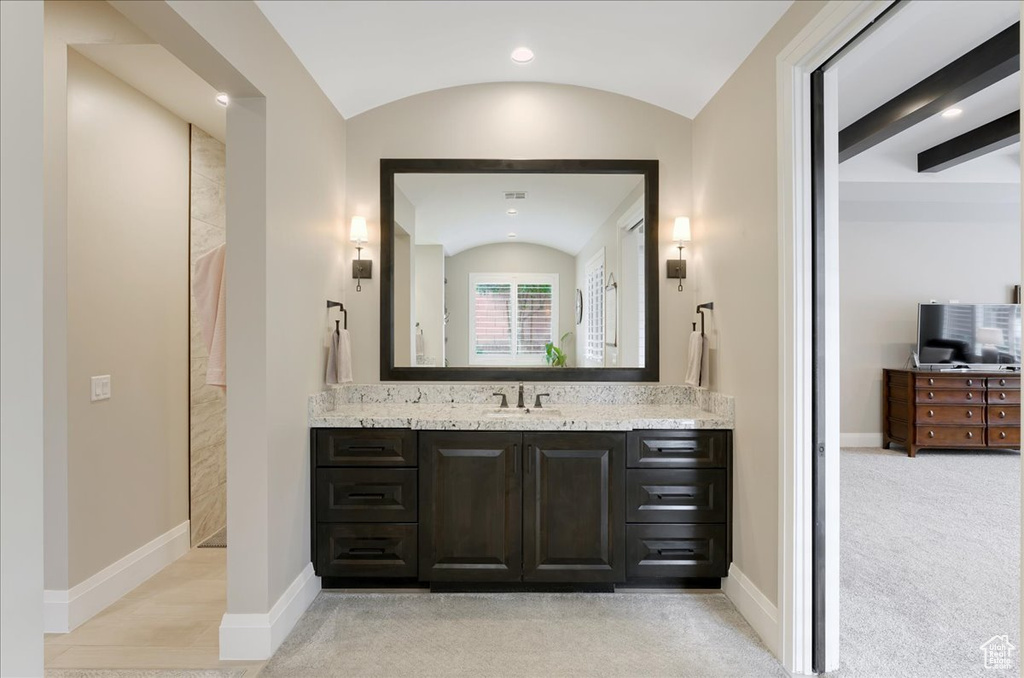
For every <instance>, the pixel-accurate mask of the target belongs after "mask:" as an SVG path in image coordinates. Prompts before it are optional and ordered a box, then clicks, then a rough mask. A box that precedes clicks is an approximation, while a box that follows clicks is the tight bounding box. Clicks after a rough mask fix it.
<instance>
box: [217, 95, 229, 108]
mask: <svg viewBox="0 0 1024 678" xmlns="http://www.w3.org/2000/svg"><path fill="white" fill-rule="evenodd" d="M229 101H231V100H230V99H229V98H228V95H227V94H225V93H224V92H221V93H220V94H218V95H217V103H218V104H220V105H221V106H227V105H228V102H229Z"/></svg>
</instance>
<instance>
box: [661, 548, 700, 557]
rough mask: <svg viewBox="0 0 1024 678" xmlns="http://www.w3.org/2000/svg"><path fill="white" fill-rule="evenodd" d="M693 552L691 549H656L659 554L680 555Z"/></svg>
mask: <svg viewBox="0 0 1024 678" xmlns="http://www.w3.org/2000/svg"><path fill="white" fill-rule="evenodd" d="M687 553H693V549H658V555H659V556H681V555H684V554H687Z"/></svg>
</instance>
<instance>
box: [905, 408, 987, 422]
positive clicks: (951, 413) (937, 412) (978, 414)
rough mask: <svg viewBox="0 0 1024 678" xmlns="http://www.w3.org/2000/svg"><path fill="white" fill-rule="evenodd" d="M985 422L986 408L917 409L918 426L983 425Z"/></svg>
mask: <svg viewBox="0 0 1024 678" xmlns="http://www.w3.org/2000/svg"><path fill="white" fill-rule="evenodd" d="M984 421H985V406H984V405H981V404H978V405H923V406H921V407H918V408H917V423H918V424H927V425H934V424H981V423H982V422H984Z"/></svg>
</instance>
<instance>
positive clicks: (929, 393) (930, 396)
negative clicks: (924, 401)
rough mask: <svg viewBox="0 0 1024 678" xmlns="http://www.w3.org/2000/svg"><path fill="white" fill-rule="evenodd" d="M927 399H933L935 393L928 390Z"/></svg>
mask: <svg viewBox="0 0 1024 678" xmlns="http://www.w3.org/2000/svg"><path fill="white" fill-rule="evenodd" d="M928 400H935V394H934V393H932V392H931V391H928Z"/></svg>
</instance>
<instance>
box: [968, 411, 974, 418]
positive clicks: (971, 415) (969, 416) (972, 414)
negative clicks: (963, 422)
mask: <svg viewBox="0 0 1024 678" xmlns="http://www.w3.org/2000/svg"><path fill="white" fill-rule="evenodd" d="M973 416H974V412H971V411H970V410H967V418H968V419H970V418H971V417H973Z"/></svg>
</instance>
